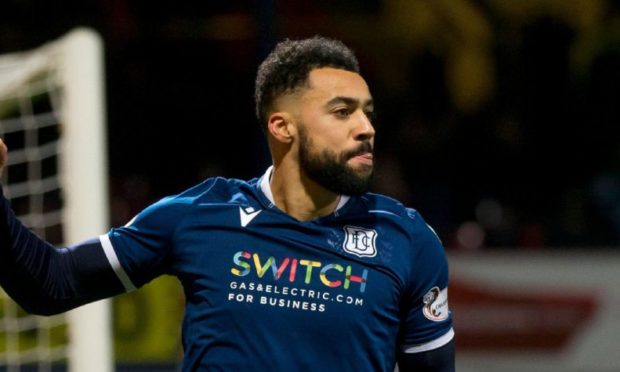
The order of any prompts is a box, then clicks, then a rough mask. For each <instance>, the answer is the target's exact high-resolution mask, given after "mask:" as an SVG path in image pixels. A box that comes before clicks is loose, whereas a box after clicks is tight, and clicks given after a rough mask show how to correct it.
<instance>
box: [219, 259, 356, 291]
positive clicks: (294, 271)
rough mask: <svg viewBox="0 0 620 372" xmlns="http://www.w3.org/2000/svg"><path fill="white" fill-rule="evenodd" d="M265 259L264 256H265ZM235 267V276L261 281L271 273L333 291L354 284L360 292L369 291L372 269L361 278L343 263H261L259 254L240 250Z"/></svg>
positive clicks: (274, 277) (282, 260)
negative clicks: (251, 275)
mask: <svg viewBox="0 0 620 372" xmlns="http://www.w3.org/2000/svg"><path fill="white" fill-rule="evenodd" d="M263 257H264V256H263ZM233 263H234V264H235V266H234V267H233V268H232V269H231V270H230V272H231V273H232V274H233V275H236V276H239V277H244V276H247V275H250V274H251V273H255V275H256V276H257V277H258V278H259V279H260V278H263V277H264V276H265V275H268V273H269V272H271V277H272V278H273V280H276V281H278V280H282V281H286V280H288V281H289V282H290V283H296V282H302V281H303V283H305V284H308V285H310V284H311V283H312V282H315V281H317V279H318V281H319V282H321V283H322V284H323V285H325V286H326V287H329V288H338V287H342V288H344V289H349V288H352V284H353V283H355V284H359V287H358V288H359V291H360V293H364V291H365V290H366V282H367V279H368V269H363V270H362V271H361V273H356V274H361V275H354V274H353V272H354V268H353V267H352V266H351V265H341V264H339V263H333V262H330V263H323V262H320V261H313V260H308V259H303V258H291V257H285V258H283V259H280V260H279V261H278V260H277V259H276V258H275V257H273V256H270V257H268V258H267V259H264V260H261V257H260V256H259V254H258V253H250V252H247V251H239V252H237V253H235V255H234V256H233Z"/></svg>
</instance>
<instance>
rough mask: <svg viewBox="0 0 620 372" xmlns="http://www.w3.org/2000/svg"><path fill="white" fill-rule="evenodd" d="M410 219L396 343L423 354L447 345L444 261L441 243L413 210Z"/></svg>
mask: <svg viewBox="0 0 620 372" xmlns="http://www.w3.org/2000/svg"><path fill="white" fill-rule="evenodd" d="M408 214H409V217H410V218H411V219H412V222H413V227H412V231H411V232H412V238H413V243H412V244H413V251H414V254H413V263H412V270H411V272H410V277H409V283H408V284H409V285H408V287H407V288H408V290H407V291H408V292H407V293H406V295H405V300H404V301H403V303H404V306H405V309H403V310H404V311H403V312H404V314H405V315H404V319H403V329H402V332H401V334H402V339H401V340H400V346H401V350H402V351H404V352H408V353H415V352H424V351H428V350H433V349H436V348H438V347H441V346H443V345H445V344H446V343H448V342H449V341H450V340H451V339H452V337H453V335H454V331H453V329H452V315H451V312H450V310H449V307H448V260H447V258H446V254H445V251H444V248H443V245H442V243H441V241H440V240H439V237H438V236H437V234H435V232H434V230H433V229H432V228H431V227H430V226H428V225H427V224H426V222H425V221H424V219H423V218H422V216H421V215H420V214H419V213H418V212H416V211H415V210H412V209H410V210H408Z"/></svg>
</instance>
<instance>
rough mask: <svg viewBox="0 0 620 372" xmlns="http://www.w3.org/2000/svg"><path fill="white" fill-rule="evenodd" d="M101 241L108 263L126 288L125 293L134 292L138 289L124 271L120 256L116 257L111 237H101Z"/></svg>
mask: <svg viewBox="0 0 620 372" xmlns="http://www.w3.org/2000/svg"><path fill="white" fill-rule="evenodd" d="M99 241H100V242H101V246H102V247H103V252H104V253H105V256H106V257H107V258H108V262H109V263H110V266H112V269H113V270H114V273H115V274H116V276H117V277H118V280H120V281H121V283H122V284H123V287H125V291H127V292H131V291H134V290H135V289H136V286H135V285H134V284H133V283H132V282H131V279H129V276H128V275H127V273H126V272H125V269H123V266H122V265H121V263H120V261H119V260H118V256H116V252H115V251H114V247H113V246H112V241H110V237H109V236H108V234H104V235H100V236H99Z"/></svg>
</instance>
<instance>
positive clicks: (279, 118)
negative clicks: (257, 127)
mask: <svg viewBox="0 0 620 372" xmlns="http://www.w3.org/2000/svg"><path fill="white" fill-rule="evenodd" d="M293 123H294V119H293V117H292V116H291V114H289V113H288V112H286V111H279V112H274V113H272V114H271V115H269V118H268V119H267V130H268V131H269V133H270V134H271V136H273V138H275V139H276V140H277V141H278V142H281V143H291V142H292V141H293V137H294V132H295V127H294V125H293Z"/></svg>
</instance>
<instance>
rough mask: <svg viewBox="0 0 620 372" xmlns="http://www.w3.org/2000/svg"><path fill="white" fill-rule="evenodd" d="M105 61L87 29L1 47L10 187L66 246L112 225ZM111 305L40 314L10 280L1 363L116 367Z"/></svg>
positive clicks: (22, 215) (16, 201)
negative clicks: (27, 46) (35, 44)
mask: <svg viewBox="0 0 620 372" xmlns="http://www.w3.org/2000/svg"><path fill="white" fill-rule="evenodd" d="M100 61H101V43H100V41H99V40H98V38H97V36H96V34H94V33H93V32H92V31H90V30H84V29H81V30H76V31H74V32H72V33H70V34H68V35H67V36H65V37H63V38H62V39H59V40H58V41H54V42H51V43H49V44H47V45H44V46H42V47H40V48H38V49H36V50H33V51H30V52H24V53H13V54H7V55H0V136H1V137H2V138H3V139H4V141H5V143H6V144H7V146H8V147H9V158H8V164H7V167H6V168H5V169H4V172H3V174H2V177H1V181H2V185H3V190H4V194H5V195H6V197H7V198H8V199H9V200H10V201H11V206H12V208H13V210H14V211H15V213H16V215H17V216H18V218H19V219H20V220H21V221H22V222H23V223H24V224H25V225H26V226H28V227H29V228H31V229H32V230H33V231H34V232H35V233H36V234H37V235H39V236H40V237H41V238H43V239H45V240H47V241H48V242H50V243H52V244H54V245H57V246H61V245H66V244H67V243H74V242H76V240H77V241H79V239H82V238H83V236H94V234H95V233H102V232H104V231H105V230H106V228H107V222H106V220H107V208H106V204H107V195H106V190H107V189H106V187H105V184H106V180H105V176H104V174H105V164H104V160H103V159H104V156H103V153H104V146H103V143H104V140H103V138H104V131H103V99H102V89H101V80H102V76H101V73H102V71H101V62H100ZM80 178H82V179H85V180H86V181H84V180H82V181H80ZM68 180H76V182H75V183H74V182H71V183H70V182H69V181H68ZM90 182H92V183H90ZM85 195H87V196H85ZM85 198H87V199H85ZM93 198H94V200H96V201H97V202H98V203H92V202H91V203H89V201H90V200H92V199H93ZM78 205H83V208H86V209H87V210H86V211H83V212H79V211H78V210H77V208H76V207H77V206H78ZM83 213H85V214H83ZM107 309H108V307H107V304H105V303H103V302H102V303H97V304H92V305H88V306H86V307H83V308H80V309H78V310H75V311H73V312H71V313H69V315H58V316H52V317H40V316H32V315H29V314H26V313H25V312H24V311H23V310H22V309H21V308H19V307H18V306H17V305H16V304H15V303H14V302H13V301H12V300H10V299H9V298H8V297H7V295H6V293H4V291H2V290H1V289H0V371H4V370H6V371H8V372H18V371H55V370H65V369H66V367H67V365H68V366H69V367H70V368H69V369H70V370H71V371H86V370H88V371H110V370H111V369H112V368H111V365H112V363H111V359H112V358H111V354H110V332H109V330H108V329H109V322H108V319H107V318H108V316H109V310H107Z"/></svg>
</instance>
